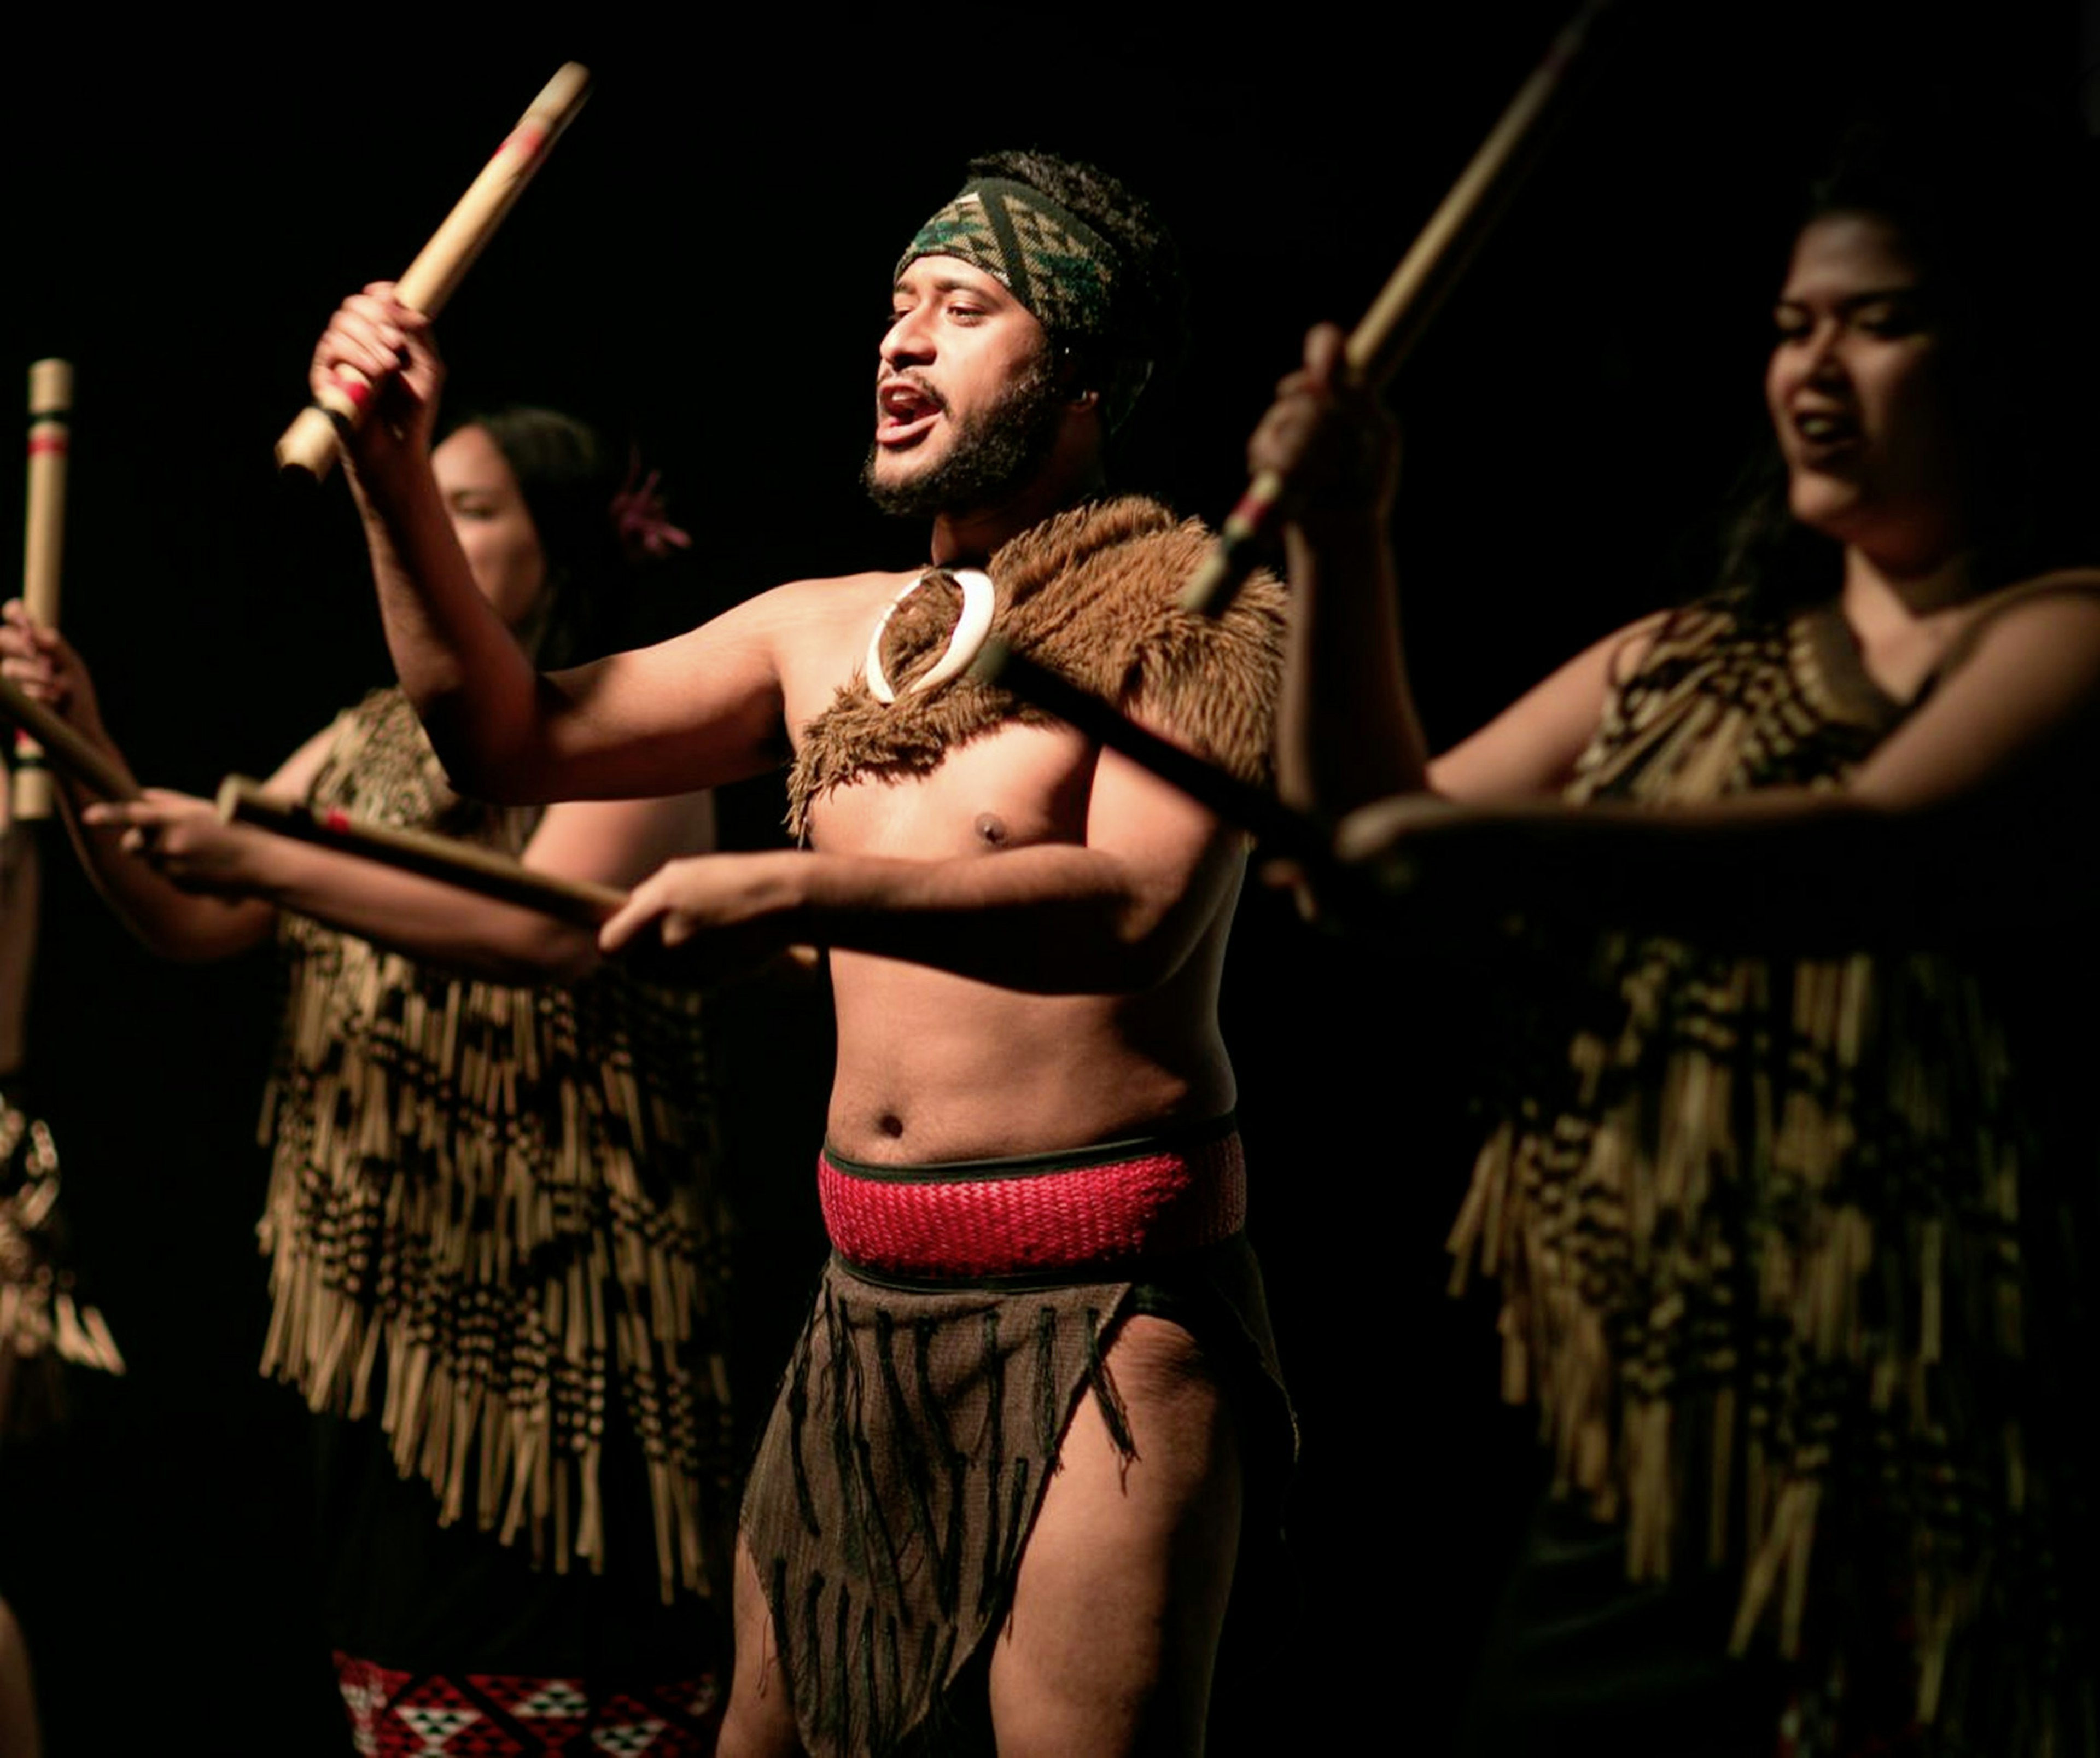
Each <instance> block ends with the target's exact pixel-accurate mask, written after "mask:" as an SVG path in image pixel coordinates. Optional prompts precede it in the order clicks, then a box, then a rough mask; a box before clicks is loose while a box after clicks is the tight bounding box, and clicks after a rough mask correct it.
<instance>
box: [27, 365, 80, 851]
mask: <svg viewBox="0 0 2100 1758" xmlns="http://www.w3.org/2000/svg"><path fill="white" fill-rule="evenodd" d="M72 413H73V363H72V362H71V361H70V360H38V361H37V362H35V363H34V364H33V365H31V367H30V368H29V492H28V496H27V500H26V503H25V517H24V519H23V523H22V598H23V601H24V603H26V604H27V605H28V606H29V615H30V616H33V618H35V619H36V621H37V622H38V625H41V626H42V627H43V628H46V629H52V628H55V627H57V625H58V620H59V564H60V560H61V559H62V558H63V557H64V552H65V490H66V455H67V453H68V449H69V448H70V447H71V444H72V440H73V429H72V426H71V424H70V422H68V419H67V417H68V416H70V415H71V414H72ZM15 758H16V762H17V763H18V764H19V767H17V768H16V770H15V816H16V817H17V818H21V819H35V818H48V817H50V816H51V771H50V770H49V769H47V768H46V766H45V764H44V751H43V748H42V746H41V745H39V744H38V743H37V741H36V740H34V739H33V738H25V739H24V740H20V741H19V742H18V743H17V744H16V745H15Z"/></svg>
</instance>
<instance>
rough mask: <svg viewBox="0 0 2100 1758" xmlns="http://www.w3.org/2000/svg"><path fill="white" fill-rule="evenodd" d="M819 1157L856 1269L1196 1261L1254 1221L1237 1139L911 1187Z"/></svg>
mask: <svg viewBox="0 0 2100 1758" xmlns="http://www.w3.org/2000/svg"><path fill="white" fill-rule="evenodd" d="M887 1170H888V1169H887V1168H878V1167H867V1166H859V1165H857V1164H855V1163H854V1162H852V1161H845V1162H840V1161H839V1160H836V1159H832V1157H831V1156H830V1155H818V1158H817V1192H818V1199H819V1200H820V1201H821V1203H822V1204H823V1212H824V1228H825V1231H826V1232H827V1233H828V1234H829V1235H830V1236H831V1241H832V1245H833V1246H834V1247H835V1248H836V1249H837V1251H838V1253H839V1255H840V1257H843V1258H845V1260H846V1261H847V1262H849V1263H851V1264H856V1265H860V1266H861V1267H862V1268H864V1269H868V1270H887V1271H889V1272H890V1273H892V1274H908V1275H915V1276H927V1277H932V1278H935V1279H948V1278H960V1279H970V1278H974V1277H979V1276H1000V1275H1014V1274H1026V1273H1029V1272H1031V1271H1035V1270H1069V1269H1071V1268H1073V1267H1074V1266H1075V1265H1108V1264H1114V1263H1118V1262H1126V1261H1131V1260H1133V1259H1138V1258H1144V1257H1157V1256H1160V1255H1163V1254H1166V1253H1170V1252H1186V1251H1193V1250H1194V1249H1196V1248H1198V1247H1201V1246H1205V1245H1212V1244H1215V1243H1217V1242H1218V1241H1219V1240H1220V1239H1230V1238H1231V1237H1232V1236H1233V1235H1234V1234H1236V1233H1237V1232H1238V1231H1239V1230H1241V1228H1242V1227H1243V1226H1245V1225H1246V1157H1245V1155H1243V1154H1242V1151H1241V1147H1240V1138H1239V1136H1238V1135H1237V1133H1227V1134H1225V1135H1224V1136H1222V1137H1219V1138H1218V1139H1216V1140H1214V1141H1210V1142H1200V1143H1196V1144H1192V1145H1190V1146H1186V1147H1183V1146H1174V1147H1158V1148H1153V1149H1151V1150H1150V1151H1144V1152H1140V1153H1136V1154H1134V1155H1132V1156H1131V1157H1129V1158H1125V1159H1109V1160H1105V1161H1100V1162H1096V1163H1095V1164H1052V1165H1048V1166H1045V1167H1043V1168H1040V1169H1038V1168H1035V1167H1030V1168H1027V1169H1026V1170H1022V1171H1013V1170H1005V1171H1002V1172H1000V1173H998V1174H997V1175H995V1176H990V1177H969V1176H968V1175H967V1174H964V1175H961V1176H958V1175H956V1174H955V1173H953V1172H943V1173H939V1174H938V1175H929V1173H928V1171H927V1169H926V1168H919V1169H918V1170H917V1172H916V1173H915V1174H914V1175H912V1176H911V1177H898V1176H896V1175H894V1174H893V1173H890V1174H889V1175H885V1173H886V1172H887Z"/></svg>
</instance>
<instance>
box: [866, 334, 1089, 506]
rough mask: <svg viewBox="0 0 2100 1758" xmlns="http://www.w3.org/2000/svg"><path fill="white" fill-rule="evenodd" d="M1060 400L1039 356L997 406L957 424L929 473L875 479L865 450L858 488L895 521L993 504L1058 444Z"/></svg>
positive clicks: (872, 455)
mask: <svg viewBox="0 0 2100 1758" xmlns="http://www.w3.org/2000/svg"><path fill="white" fill-rule="evenodd" d="M1063 402H1064V399H1063V396H1062V395H1061V392H1060V391H1059V388H1058V385H1057V373H1056V372H1055V371H1054V370H1053V369H1052V365H1051V361H1050V356H1048V354H1047V353H1045V354H1043V355H1040V356H1038V357H1037V358H1036V359H1035V360H1033V361H1031V362H1030V364H1029V365H1028V367H1027V369H1026V370H1025V371H1024V372H1023V373H1021V377H1019V378H1017V379H1015V380H1014V381H1013V382H1012V384H1010V385H1008V386H1007V387H1006V389H1005V390H1004V391H1001V392H1000V393H999V400H998V401H997V402H995V403H991V404H987V405H986V407H984V408H983V409H978V410H977V411H975V412H974V413H972V414H969V415H966V416H964V417H963V418H962V419H961V420H960V421H959V422H956V423H955V432H954V434H953V435H952V436H951V439H950V442H949V445H948V450H947V454H946V456H945V457H942V460H941V461H940V462H938V463H937V464H936V465H934V466H933V467H932V468H931V469H930V470H921V471H920V472H919V473H918V474H917V475H914V476H910V477H907V478H906V479H904V480H903V481H902V482H878V481H877V480H876V474H875V466H876V457H877V456H878V455H879V448H876V447H875V446H872V445H871V446H870V447H869V448H868V453H867V463H866V464H864V465H863V466H862V467H861V473H860V480H861V486H862V488H866V489H867V493H868V498H869V499H870V500H871V501H874V502H875V504H876V507H877V508H878V509H879V510H881V511H883V512H885V513H891V514H894V515H897V516H898V518H901V519H930V518H932V517H933V516H934V515H936V514H940V513H970V512H975V511H977V510H979V509H980V508H982V507H986V506H995V505H997V504H998V503H999V501H1002V500H1004V498H1005V497H1007V496H1008V495H1009V494H1011V493H1012V492H1013V491H1014V490H1015V489H1017V488H1020V487H1021V485H1022V484H1026V482H1028V481H1029V480H1030V479H1032V478H1033V477H1034V476H1035V474H1036V472H1037V471H1038V470H1041V469H1042V467H1043V463H1044V462H1045V461H1046V460H1048V457H1049V456H1050V452H1051V448H1052V447H1053V446H1054V445H1056V444H1057V430H1058V426H1059V425H1060V422H1061V420H1062V418H1063V414H1064V410H1063Z"/></svg>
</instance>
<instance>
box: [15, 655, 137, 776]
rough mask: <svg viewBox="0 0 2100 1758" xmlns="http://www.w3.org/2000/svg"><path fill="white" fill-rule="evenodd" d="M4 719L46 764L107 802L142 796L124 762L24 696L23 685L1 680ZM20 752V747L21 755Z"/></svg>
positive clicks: (27, 696)
mask: <svg viewBox="0 0 2100 1758" xmlns="http://www.w3.org/2000/svg"><path fill="white" fill-rule="evenodd" d="M0 720H11V721H12V722H14V723H15V726H16V727H19V728H20V730H21V731H23V732H24V733H26V734H28V735H29V738H31V739H33V740H35V741H36V745H37V749H38V754H39V755H40V756H41V757H42V760H43V762H44V763H45V764H46V765H47V766H49V767H50V768H52V769H55V770H56V771H59V773H60V775H70V776H71V777H72V778H73V780H76V781H77V782H79V783H80V784H82V786H84V787H87V788H92V789H93V790H94V791H95V793H99V794H100V795H101V796H102V797H104V799H107V800H135V799H137V798H138V797H139V784H137V783H136V782H135V781H134V780H132V779H131V776H130V771H127V770H126V768H125V767H124V766H123V765H122V764H121V763H120V762H117V760H116V758H113V757H111V756H110V755H109V754H108V753H107V752H105V751H104V749H102V748H101V747H100V746H99V745H96V744H89V743H88V741H87V740H86V739H84V738H82V736H81V735H80V734H78V733H77V732H76V731H73V727H71V726H69V725H68V723H67V722H64V721H63V720H60V718H59V717H58V716H57V715H56V714H55V713H52V712H51V709H47V708H46V707H45V706H44V705H43V704H42V703H41V702H39V701H38V700H36V698H35V697H34V696H29V695H28V694H26V693H24V691H23V689H22V688H21V687H20V685H19V684H16V683H15V682H12V681H11V680H10V679H8V678H0ZM19 749H20V747H19V746H18V752H19ZM18 779H19V772H18Z"/></svg>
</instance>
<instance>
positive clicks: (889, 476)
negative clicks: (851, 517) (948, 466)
mask: <svg viewBox="0 0 2100 1758" xmlns="http://www.w3.org/2000/svg"><path fill="white" fill-rule="evenodd" d="M939 463H940V460H939V459H938V457H936V456H935V455H934V454H933V453H932V452H930V451H929V450H928V449H927V448H926V447H925V445H924V442H921V443H920V444H919V445H916V446H914V447H912V448H911V449H910V450H909V451H903V452H892V451H887V450H885V449H884V448H882V447H881V446H879V445H876V446H871V447H869V448H868V453H867V463H866V464H865V465H863V466H862V468H861V473H860V483H861V486H862V488H865V489H867V497H868V499H869V500H871V501H873V502H874V503H875V506H876V510H877V511H878V512H883V513H889V514H892V515H895V516H896V517H898V518H901V519H924V518H927V517H929V516H930V515H933V514H935V513H939V512H944V511H946V506H945V504H944V501H943V497H942V492H941V488H940V486H939V484H938V481H937V477H938V470H939Z"/></svg>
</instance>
